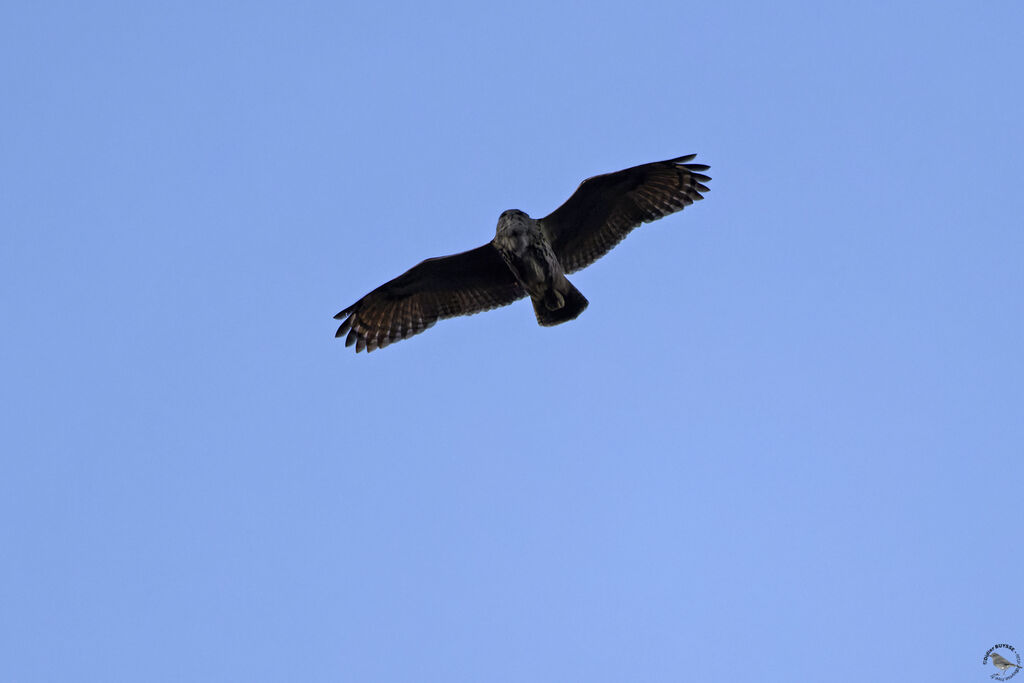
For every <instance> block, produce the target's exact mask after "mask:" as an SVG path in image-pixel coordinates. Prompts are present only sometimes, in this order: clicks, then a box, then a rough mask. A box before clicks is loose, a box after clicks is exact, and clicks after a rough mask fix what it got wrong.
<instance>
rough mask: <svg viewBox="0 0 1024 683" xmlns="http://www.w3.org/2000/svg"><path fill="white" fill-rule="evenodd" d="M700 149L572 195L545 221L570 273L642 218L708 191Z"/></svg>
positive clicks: (601, 179)
mask: <svg viewBox="0 0 1024 683" xmlns="http://www.w3.org/2000/svg"><path fill="white" fill-rule="evenodd" d="M696 156H697V155H696V154H688V155H686V156H682V157H677V158H675V159H668V160H666V161H655V162H654V163H650V164H643V165H640V166H634V167H632V168H627V169H625V170H624V171H618V172H616V173H606V174H605V175H599V176H594V177H593V178H588V179H586V180H584V181H583V182H582V183H581V184H580V186H579V187H578V188H577V189H576V192H574V193H573V195H572V196H571V197H569V199H568V200H567V201H566V202H565V203H564V204H562V205H561V206H560V207H558V208H557V209H555V210H554V211H553V212H552V213H551V214H550V215H548V216H546V217H544V218H542V219H541V220H540V224H541V227H542V228H543V230H544V233H545V235H547V238H548V240H549V241H550V242H551V246H552V248H553V249H554V251H555V256H557V257H558V260H559V261H560V262H561V264H562V268H563V269H564V270H565V272H566V273H572V272H574V271H577V270H579V269H580V268H585V267H586V266H589V265H590V264H591V263H593V262H594V261H596V260H597V259H599V258H601V257H602V256H604V255H605V254H607V253H608V252H609V251H611V249H612V247H614V246H615V245H616V244H618V243H619V242H621V241H622V239H623V238H624V237H625V236H626V235H628V234H629V233H630V231H632V230H633V229H634V228H636V227H637V226H638V225H640V224H641V223H650V222H651V221H656V220H658V219H659V218H663V217H664V216H667V215H669V214H671V213H675V212H676V211H680V210H682V209H683V207H686V206H689V205H690V204H692V203H694V202H695V201H697V200H699V199H704V196H703V195H701V192H707V191H708V188H707V186H705V185H704V183H706V182H708V181H709V180H711V178H709V177H708V176H706V175H704V174H702V173H700V171H706V170H708V168H709V166H706V165H705V164H689V163H686V162H688V161H690V160H692V159H693V158H694V157H696Z"/></svg>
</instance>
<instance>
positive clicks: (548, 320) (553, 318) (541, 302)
mask: <svg viewBox="0 0 1024 683" xmlns="http://www.w3.org/2000/svg"><path fill="white" fill-rule="evenodd" d="M565 284H566V289H565V291H563V292H559V294H561V296H560V297H559V296H558V295H557V294H555V293H554V292H549V293H548V296H547V297H545V298H544V299H533V300H532V301H533V312H534V313H536V314H537V323H538V324H539V325H543V326H544V327H551V326H552V325H560V324H561V323H564V322H569V321H570V320H575V319H576V317H577V316H579V314H580V313H582V312H583V309H585V308H586V307H587V304H588V303H590V302H589V301H587V297H585V296H583V295H582V294H580V290H578V289H576V287H574V286H573V284H572V283H571V282H569V281H568V280H565ZM552 295H554V296H552ZM559 298H561V299H562V305H561V306H560V307H558V308H554V309H552V308H550V307H549V306H550V305H551V304H552V303H554V301H556V300H557V299H559Z"/></svg>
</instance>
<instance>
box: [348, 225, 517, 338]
mask: <svg viewBox="0 0 1024 683" xmlns="http://www.w3.org/2000/svg"><path fill="white" fill-rule="evenodd" d="M524 296H526V292H524V291H523V288H522V286H521V285H520V284H519V282H518V281H516V278H515V276H514V275H513V274H512V271H511V270H509V268H508V266H506V265H505V262H504V261H503V260H502V258H501V255H500V254H499V253H498V250H497V249H495V248H494V247H493V246H492V245H491V244H490V243H487V244H485V245H483V246H482V247H477V248H476V249H471V250H469V251H464V252H462V253H461V254H453V255H451V256H440V257H438V258H431V259H427V260H426V261H423V262H422V263H420V264H419V265H416V266H413V267H412V268H410V269H409V270H408V271H406V272H405V273H403V274H402V275H399V276H398V277H396V278H395V279H394V280H392V281H390V282H387V283H385V284H383V285H381V286H380V287H378V288H377V289H375V290H373V291H372V292H370V293H369V294H367V295H366V296H364V297H363V298H362V299H360V300H359V301H357V302H355V303H354V304H352V305H351V306H349V307H348V308H346V309H345V310H343V311H342V312H341V313H339V314H338V315H336V316H334V318H335V319H336V320H342V319H343V320H344V321H343V322H342V323H341V327H339V328H338V332H337V333H336V334H335V335H334V336H335V337H340V336H341V335H343V334H345V332H348V336H347V337H346V338H345V346H352V344H355V345H356V352H359V351H362V350H363V349H366V350H367V351H373V350H374V349H378V348H379V349H382V348H384V347H385V346H387V345H388V344H390V343H392V342H396V341H399V340H401V339H408V338H409V337H411V336H413V335H414V334H419V333H420V332H422V331H423V330H425V329H427V328H428V327H430V326H431V325H433V324H434V323H436V322H437V321H438V320H439V319H441V318H453V317H455V316H458V315H470V314H472V313H479V312H480V311H488V310H490V309H492V308H497V307H499V306H506V305H508V304H510V303H512V302H513V301H515V300H516V299H521V298H522V297H524Z"/></svg>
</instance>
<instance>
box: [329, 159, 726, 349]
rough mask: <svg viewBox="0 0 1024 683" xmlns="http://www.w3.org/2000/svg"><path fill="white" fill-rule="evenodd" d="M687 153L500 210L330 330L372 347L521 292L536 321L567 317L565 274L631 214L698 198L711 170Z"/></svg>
mask: <svg viewBox="0 0 1024 683" xmlns="http://www.w3.org/2000/svg"><path fill="white" fill-rule="evenodd" d="M695 156H696V155H695V154H689V155H687V156H682V157H677V158H675V159H668V160H666V161H657V162H654V163H650V164H642V165H640V166H634V167H632V168H627V169H625V170H622V171H617V172H615V173H607V174H605V175H599V176H594V177H593V178H588V179H587V180H585V181H583V183H581V184H580V186H579V187H578V188H577V189H576V192H574V193H573V195H572V196H571V197H569V199H568V200H566V202H565V203H564V204H562V205H561V206H560V207H558V208H557V209H555V210H554V211H553V212H552V213H550V214H549V215H547V216H545V217H544V218H541V219H539V220H534V219H532V218H530V217H529V216H526V215H525V214H523V213H522V212H520V211H506V212H505V213H503V214H502V215H501V218H500V219H499V221H498V228H497V231H496V234H495V239H494V240H492V241H491V242H488V243H487V244H485V245H483V246H480V247H477V248H476V249H471V250H470V251H464V252H462V253H460V254H453V255H451V256H441V257H437V258H431V259H427V260H426V261H423V262H422V263H420V264H419V265H416V266H414V267H413V268H411V269H410V270H408V271H406V272H405V273H404V274H402V275H400V276H398V277H396V278H395V279H393V280H391V281H390V282H387V283H385V284H383V285H381V286H380V287H378V288H377V289H375V290H373V291H372V292H370V293H369V294H367V295H366V296H364V297H363V298H361V299H360V300H359V301H357V302H355V303H354V304H352V305H351V306H349V307H348V308H346V309H345V310H343V311H341V312H340V313H338V314H337V315H336V316H334V317H335V318H336V319H338V320H342V323H341V326H340V327H339V328H338V331H337V333H336V334H335V336H336V337H341V336H342V335H345V333H346V332H347V333H348V334H347V336H346V337H345V346H351V345H353V344H355V347H356V351H357V352H358V351H362V350H364V349H365V350H367V351H373V350H374V349H378V348H384V347H385V346H387V345H388V344H391V343H392V342H395V341H399V340H401V339H408V338H409V337H411V336H413V335H415V334H419V333H420V332H422V331H423V330H425V329H427V328H428V327H430V326H431V325H433V324H434V323H435V322H437V321H438V320H439V319H441V318H451V317H455V316H459V315H470V314H473V313H479V312H481V311H487V310H490V309H492V308H497V307H499V306H505V305H508V304H510V303H512V302H513V301H516V300H517V299H521V298H523V297H525V296H527V295H528V293H529V296H530V297H531V298H532V299H533V301H534V308H535V310H536V313H537V320H538V322H540V323H541V324H543V325H554V324H558V323H561V322H565V321H566V320H571V319H573V318H575V317H576V316H578V315H579V314H580V313H581V312H582V311H583V309H584V308H586V305H587V301H586V298H584V297H583V295H582V294H580V293H579V292H578V290H576V288H575V287H573V286H572V284H571V283H569V282H568V281H567V280H566V279H565V274H567V273H573V272H575V271H577V270H580V269H581V268H585V267H586V266H588V265H590V264H591V263H593V262H594V261H596V260H597V259H599V258H601V257H602V256H604V255H605V254H606V253H608V252H609V251H610V250H611V249H612V248H613V247H614V246H615V245H616V244H618V243H619V242H621V241H622V239H623V238H625V236H626V235H628V234H629V233H630V232H631V231H632V230H633V229H634V228H636V227H637V226H639V225H640V224H641V223H649V222H651V221H654V220H657V219H659V218H663V217H664V216H667V215H669V214H672V213H675V212H676V211H680V210H681V209H683V208H684V207H686V206H688V205H690V204H692V203H693V202H695V201H697V200H699V199H703V198H704V197H703V195H702V194H701V193H702V192H707V191H708V188H707V186H706V185H705V184H704V183H707V182H708V181H709V180H711V179H710V178H709V177H708V176H706V175H704V174H703V173H701V172H702V171H706V170H708V166H706V165H704V164H692V163H688V162H690V161H691V160H692V159H693V158H694V157H695ZM538 228H539V229H538ZM552 255H553V256H552ZM562 307H564V308H562Z"/></svg>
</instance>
